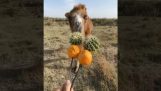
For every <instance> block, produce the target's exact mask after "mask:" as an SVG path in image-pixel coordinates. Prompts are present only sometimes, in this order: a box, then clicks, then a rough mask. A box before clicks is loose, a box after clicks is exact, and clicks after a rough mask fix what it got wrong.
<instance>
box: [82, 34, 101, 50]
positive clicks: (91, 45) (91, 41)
mask: <svg viewBox="0 0 161 91" xmlns="http://www.w3.org/2000/svg"><path fill="white" fill-rule="evenodd" d="M99 47H100V44H99V41H98V39H97V38H96V37H95V36H92V35H90V36H88V37H87V38H86V40H85V42H84V48H85V49H87V50H89V51H96V50H97V49H99Z"/></svg>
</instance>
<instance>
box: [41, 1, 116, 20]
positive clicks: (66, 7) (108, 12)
mask: <svg viewBox="0 0 161 91" xmlns="http://www.w3.org/2000/svg"><path fill="white" fill-rule="evenodd" d="M78 3H82V4H85V5H86V7H87V12H88V15H89V16H90V17H91V18H117V0H44V16H46V17H57V18H65V13H66V12H69V11H70V10H71V9H72V8H73V7H74V5H76V4H78Z"/></svg>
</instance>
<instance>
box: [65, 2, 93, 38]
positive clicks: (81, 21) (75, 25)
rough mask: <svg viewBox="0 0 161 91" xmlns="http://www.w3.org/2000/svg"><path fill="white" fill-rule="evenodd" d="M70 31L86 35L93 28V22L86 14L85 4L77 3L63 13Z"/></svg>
mask: <svg viewBox="0 0 161 91" xmlns="http://www.w3.org/2000/svg"><path fill="white" fill-rule="evenodd" d="M65 16H66V17H67V19H68V21H69V24H70V28H71V31H72V32H81V33H83V34H85V36H88V35H90V34H91V32H92V30H93V23H92V21H91V19H90V18H89V16H88V14H87V9H86V7H85V5H83V4H78V5H76V6H74V8H73V9H72V10H71V11H70V12H67V13H66V14H65Z"/></svg>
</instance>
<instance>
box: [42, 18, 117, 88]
mask: <svg viewBox="0 0 161 91" xmlns="http://www.w3.org/2000/svg"><path fill="white" fill-rule="evenodd" d="M93 23H94V30H93V33H92V34H93V35H94V36H96V37H98V39H99V40H100V43H101V48H100V50H99V51H98V52H97V53H95V54H93V63H92V65H91V66H90V67H87V68H83V69H82V70H81V72H80V73H81V74H80V75H79V77H78V79H77V80H76V83H75V88H74V89H75V91H116V90H117V20H115V19H93ZM69 34H70V28H69V24H68V22H67V20H65V19H55V18H49V17H48V18H47V17H45V18H44V89H45V91H52V90H53V89H55V88H58V87H60V86H61V84H63V82H64V81H65V80H67V79H70V76H69V65H70V60H71V59H69V58H68V57H67V54H66V52H67V51H66V50H67V48H68V47H69V45H70V44H69V42H68V41H69V40H68V38H69Z"/></svg>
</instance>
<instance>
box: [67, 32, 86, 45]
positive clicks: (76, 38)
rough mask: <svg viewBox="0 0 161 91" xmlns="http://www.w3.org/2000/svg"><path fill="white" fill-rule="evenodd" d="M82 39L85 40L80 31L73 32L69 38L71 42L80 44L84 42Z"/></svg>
mask: <svg viewBox="0 0 161 91" xmlns="http://www.w3.org/2000/svg"><path fill="white" fill-rule="evenodd" d="M82 41H83V36H82V34H81V33H79V32H74V33H72V34H71V36H70V38H69V43H71V44H72V45H80V44H82Z"/></svg>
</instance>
